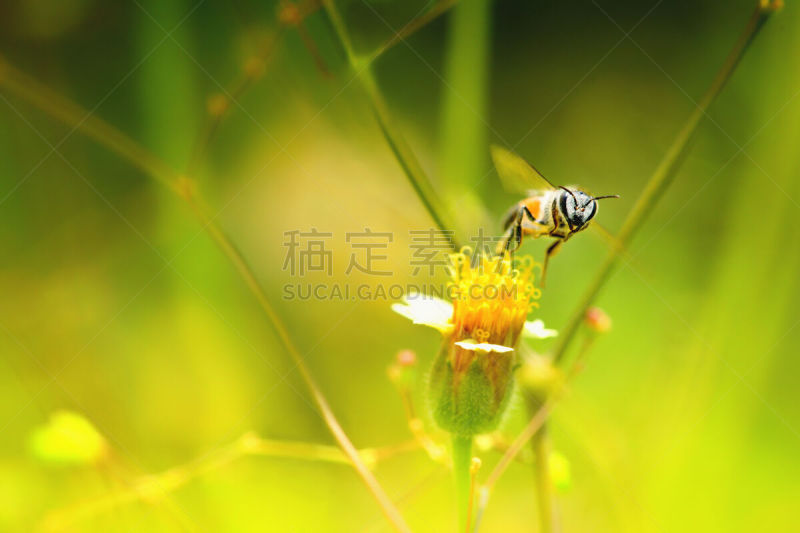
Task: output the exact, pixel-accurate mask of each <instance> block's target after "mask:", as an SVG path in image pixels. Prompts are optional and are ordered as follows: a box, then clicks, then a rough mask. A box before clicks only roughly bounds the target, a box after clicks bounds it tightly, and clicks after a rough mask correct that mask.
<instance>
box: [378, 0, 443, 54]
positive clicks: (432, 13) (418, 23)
mask: <svg viewBox="0 0 800 533" xmlns="http://www.w3.org/2000/svg"><path fill="white" fill-rule="evenodd" d="M457 3H458V0H439V2H437V3H436V4H435V5H434V6H433V7H432V8H430V9H429V10H427V11H426V12H425V13H423V14H422V15H420V16H418V17H416V18H415V19H413V20H411V21H410V22H409V23H408V24H406V25H405V26H403V27H402V28H400V30H399V31H397V33H395V34H394V35H393V36H392V37H390V38H389V39H388V40H387V41H386V42H385V43H383V44H382V45H381V46H379V47H378V48H377V49H376V50H375V51H374V52H373V53H371V54H370V55H369V59H367V63H372V62H373V61H374V60H375V59H377V58H378V57H380V56H382V55H383V54H385V53H386V51H387V50H389V49H390V48H392V47H393V46H395V45H396V44H397V43H399V42H401V41H404V40H405V39H407V38H408V37H410V36H411V35H412V34H414V33H416V32H417V31H419V30H420V29H422V28H423V27H425V26H426V25H428V24H429V23H430V22H432V21H433V20H436V19H437V18H438V17H439V16H441V15H443V14H445V13H447V11H448V10H449V9H450V8H451V7H453V6H454V5H456V4H457Z"/></svg>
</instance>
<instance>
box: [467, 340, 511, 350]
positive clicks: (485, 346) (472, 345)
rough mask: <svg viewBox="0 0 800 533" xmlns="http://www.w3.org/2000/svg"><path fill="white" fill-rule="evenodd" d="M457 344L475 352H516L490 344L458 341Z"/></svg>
mask: <svg viewBox="0 0 800 533" xmlns="http://www.w3.org/2000/svg"><path fill="white" fill-rule="evenodd" d="M455 344H456V346H461V347H462V348H464V349H465V350H471V351H473V352H487V353H489V352H496V353H506V352H513V351H514V348H509V347H508V346H502V345H500V344H489V343H488V342H480V343H475V342H470V341H458V342H457V343H455Z"/></svg>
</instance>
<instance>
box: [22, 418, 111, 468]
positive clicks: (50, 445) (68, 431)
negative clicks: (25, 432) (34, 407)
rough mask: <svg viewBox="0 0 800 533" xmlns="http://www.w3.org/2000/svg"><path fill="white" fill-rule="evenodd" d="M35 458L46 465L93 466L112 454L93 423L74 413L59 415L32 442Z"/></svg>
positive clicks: (51, 419) (36, 432)
mask: <svg viewBox="0 0 800 533" xmlns="http://www.w3.org/2000/svg"><path fill="white" fill-rule="evenodd" d="M30 448H31V452H32V453H33V455H34V456H35V457H36V458H37V459H39V460H41V461H43V462H45V463H54V464H65V465H82V464H91V463H95V462H97V461H98V460H100V459H101V458H102V457H103V456H105V454H106V453H107V451H108V445H107V443H106V440H105V439H104V438H103V436H102V435H101V434H100V433H99V432H98V431H97V429H95V427H94V426H93V425H92V423H91V422H89V421H88V420H86V418H84V417H83V416H81V415H80V414H78V413H75V412H72V411H56V412H55V413H53V414H52V415H50V420H49V421H48V422H47V423H46V424H45V425H43V426H41V427H39V428H37V429H36V430H35V431H34V432H33V433H32V434H31V438H30Z"/></svg>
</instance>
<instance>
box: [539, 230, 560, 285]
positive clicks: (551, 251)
mask: <svg viewBox="0 0 800 533" xmlns="http://www.w3.org/2000/svg"><path fill="white" fill-rule="evenodd" d="M563 243H564V241H563V240H562V239H558V240H557V241H556V242H554V243H553V244H551V245H550V246H549V247H548V248H547V253H545V255H544V265H542V288H544V282H545V278H546V276H547V264H548V263H549V262H550V257H551V256H554V255H556V253H557V252H558V250H559V249H560V248H561V245H562V244H563Z"/></svg>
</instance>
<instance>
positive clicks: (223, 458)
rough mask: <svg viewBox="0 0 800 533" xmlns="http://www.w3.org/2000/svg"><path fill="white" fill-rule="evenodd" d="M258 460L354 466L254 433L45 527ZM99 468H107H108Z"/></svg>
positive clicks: (318, 449)
mask: <svg viewBox="0 0 800 533" xmlns="http://www.w3.org/2000/svg"><path fill="white" fill-rule="evenodd" d="M418 449H419V446H417V445H416V443H414V442H406V443H400V444H397V445H394V446H386V447H381V448H365V449H362V450H359V453H360V454H361V455H362V456H363V457H364V460H365V461H367V462H370V463H371V464H376V463H377V462H379V461H382V460H385V459H388V458H390V457H393V456H395V455H397V454H399V453H404V452H408V451H412V450H418ZM255 456H261V457H272V458H287V459H299V460H307V461H320V462H326V463H334V464H343V465H350V464H351V462H350V460H349V459H348V458H347V456H346V455H345V454H344V453H342V450H341V449H340V448H338V447H336V446H327V445H324V444H315V443H309V442H293V441H278V440H271V439H264V438H261V437H259V436H258V435H256V434H254V433H247V434H245V435H243V436H242V437H241V438H239V439H237V440H236V441H234V442H233V443H231V444H228V445H226V446H224V447H222V448H220V449H218V450H216V451H215V452H213V453H210V454H207V455H205V456H204V457H203V458H201V459H198V460H195V461H192V462H190V463H187V464H184V465H180V466H174V467H172V468H170V469H168V470H165V471H163V472H160V473H157V474H148V475H144V476H140V477H137V478H135V479H133V480H131V481H126V482H125V483H124V484H123V485H122V486H120V487H119V488H116V489H114V490H111V491H110V492H108V493H106V494H103V495H101V496H98V497H95V498H91V499H88V500H84V501H81V502H78V503H75V504H72V505H70V506H68V507H64V508H63V509H60V510H56V511H53V512H52V513H50V514H49V515H48V516H47V517H46V518H45V521H44V525H47V526H49V527H50V528H52V529H68V528H69V527H70V526H74V525H75V524H76V523H77V522H79V521H80V520H83V519H87V518H91V517H93V516H96V515H98V514H101V513H103V512H105V511H108V510H111V509H114V508H117V507H119V506H122V505H125V504H129V503H133V502H136V501H143V502H152V501H154V500H161V499H163V497H164V495H166V494H167V493H169V492H173V491H175V490H177V489H179V488H181V487H183V486H184V485H186V484H187V483H189V482H190V481H192V480H194V479H197V478H199V477H202V476H203V475H206V474H208V473H209V472H212V471H215V470H219V469H220V468H223V467H225V466H227V465H229V464H231V463H232V462H234V461H238V460H240V459H243V458H245V457H255ZM100 466H101V467H103V468H107V465H100Z"/></svg>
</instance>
